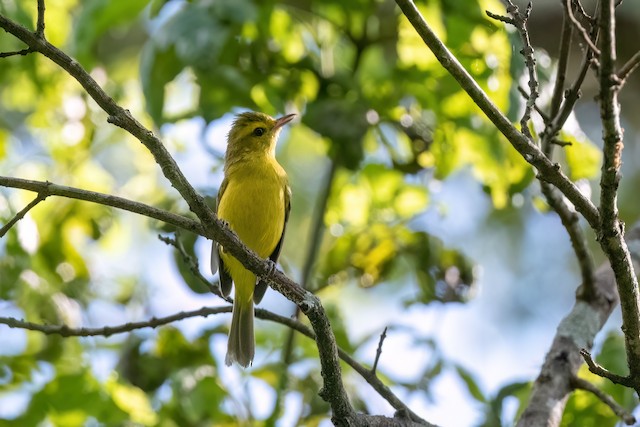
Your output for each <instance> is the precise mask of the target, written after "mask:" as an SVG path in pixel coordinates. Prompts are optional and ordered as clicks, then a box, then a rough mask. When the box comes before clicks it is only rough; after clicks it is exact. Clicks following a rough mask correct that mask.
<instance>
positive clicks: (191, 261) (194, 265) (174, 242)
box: [158, 231, 233, 302]
mask: <svg viewBox="0 0 640 427" xmlns="http://www.w3.org/2000/svg"><path fill="white" fill-rule="evenodd" d="M175 235H176V237H175V239H172V238H171V237H167V236H162V235H158V239H160V241H161V242H164V243H166V244H167V245H170V246H173V247H174V248H176V250H177V251H178V253H179V254H180V256H181V257H182V260H183V261H184V263H185V264H187V266H188V267H189V271H191V274H193V276H194V277H195V278H196V279H198V281H199V282H200V283H202V284H203V285H204V286H206V287H207V288H208V289H209V291H210V292H211V293H212V294H214V295H215V296H217V297H220V298H222V299H223V300H225V301H227V302H232V301H233V300H232V299H231V298H229V297H228V296H227V297H225V296H224V295H222V292H221V291H220V287H219V286H214V285H213V284H212V283H211V282H209V281H208V280H207V278H206V277H204V276H203V275H202V273H201V272H200V267H199V265H198V260H197V258H194V257H192V256H191V255H189V254H188V253H187V250H186V249H185V247H184V245H183V244H182V242H181V241H180V238H179V236H180V233H179V231H176V233H175Z"/></svg>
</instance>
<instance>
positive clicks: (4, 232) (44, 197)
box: [0, 193, 47, 238]
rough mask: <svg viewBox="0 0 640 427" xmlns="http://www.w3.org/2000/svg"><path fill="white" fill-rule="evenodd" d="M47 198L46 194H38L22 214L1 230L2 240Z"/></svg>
mask: <svg viewBox="0 0 640 427" xmlns="http://www.w3.org/2000/svg"><path fill="white" fill-rule="evenodd" d="M46 198H47V195H46V194H42V193H38V195H37V196H36V198H35V199H33V200H32V201H31V202H29V204H28V205H27V206H25V207H24V208H23V209H22V210H21V211H20V212H18V213H17V214H15V216H14V217H13V218H11V220H10V221H9V222H7V223H6V224H5V225H4V226H2V228H0V238H2V237H4V235H5V234H7V231H9V230H10V229H11V227H13V226H14V225H15V224H16V223H17V222H18V221H20V220H21V219H22V218H24V216H25V215H26V214H27V212H29V211H30V210H31V209H33V208H34V207H35V206H36V205H37V204H38V203H40V202H41V201H43V200H44V199H46Z"/></svg>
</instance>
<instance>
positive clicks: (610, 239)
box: [597, 0, 640, 395]
mask: <svg viewBox="0 0 640 427" xmlns="http://www.w3.org/2000/svg"><path fill="white" fill-rule="evenodd" d="M601 3H602V4H601V7H600V19H599V24H600V37H601V44H600V50H601V55H600V82H599V83H600V96H599V99H600V117H601V120H602V126H603V141H604V147H603V154H604V159H603V163H602V176H601V178H600V209H599V210H600V213H601V216H600V217H601V225H600V227H599V228H598V229H597V230H598V231H599V233H598V240H599V242H600V245H601V247H602V249H603V250H604V252H605V253H606V255H607V258H608V259H609V260H610V261H611V267H612V268H613V272H614V274H615V278H616V283H617V285H618V293H619V295H620V307H621V309H622V330H623V331H624V337H625V348H626V352H627V364H628V366H629V372H630V377H631V378H632V379H634V386H633V388H634V389H635V390H636V393H638V395H640V298H639V295H638V278H637V277H636V274H635V271H634V268H633V263H632V260H631V255H630V254H629V250H628V248H627V245H626V243H625V241H624V224H623V223H622V222H621V221H620V219H619V216H618V206H617V194H618V184H619V182H620V166H621V164H622V149H623V147H624V145H623V143H622V128H621V126H620V106H619V104H618V90H619V84H620V81H619V80H618V76H617V75H616V72H615V61H616V45H615V43H616V36H615V14H614V9H615V5H614V1H613V0H603V1H602V2H601Z"/></svg>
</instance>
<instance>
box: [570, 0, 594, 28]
mask: <svg viewBox="0 0 640 427" xmlns="http://www.w3.org/2000/svg"><path fill="white" fill-rule="evenodd" d="M571 4H572V5H573V7H574V8H575V10H576V12H578V13H579V14H580V16H581V17H582V19H584V20H586V21H588V22H589V23H590V24H591V25H592V26H593V25H594V24H595V22H596V20H595V18H594V17H593V16H591V15H589V14H588V13H587V11H586V10H584V7H583V6H582V3H580V0H571Z"/></svg>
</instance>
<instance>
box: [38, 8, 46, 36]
mask: <svg viewBox="0 0 640 427" xmlns="http://www.w3.org/2000/svg"><path fill="white" fill-rule="evenodd" d="M44 11H45V6H44V0H38V21H37V23H36V36H38V37H40V38H41V39H44Z"/></svg>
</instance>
